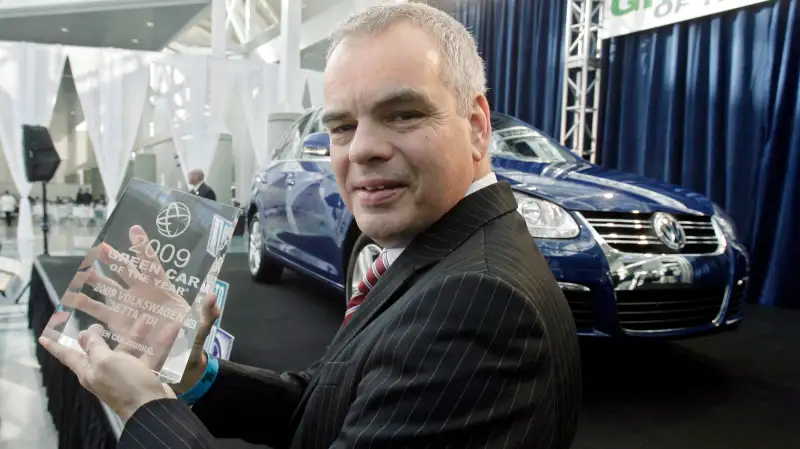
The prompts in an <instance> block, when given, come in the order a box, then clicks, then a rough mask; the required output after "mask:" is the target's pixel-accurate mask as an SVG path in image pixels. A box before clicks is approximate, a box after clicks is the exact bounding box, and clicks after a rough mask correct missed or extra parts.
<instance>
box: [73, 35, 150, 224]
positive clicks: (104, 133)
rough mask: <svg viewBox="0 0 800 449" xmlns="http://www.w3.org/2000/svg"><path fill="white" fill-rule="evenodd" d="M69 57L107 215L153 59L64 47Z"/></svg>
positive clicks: (128, 151) (138, 118) (134, 131)
mask: <svg viewBox="0 0 800 449" xmlns="http://www.w3.org/2000/svg"><path fill="white" fill-rule="evenodd" d="M67 55H68V57H69V61H70V65H71V67H72V76H73V79H74V80H75V88H76V90H77V91H78V97H79V98H80V102H81V107H82V109H83V116H84V119H85V121H86V129H87V131H88V133H89V138H90V139H91V141H92V147H93V148H94V155H95V159H96V160H97V168H98V169H99V170H100V176H101V178H102V180H103V186H104V187H105V190H106V197H107V199H108V206H107V207H106V215H109V214H110V213H111V211H112V210H113V209H114V206H115V205H116V203H117V196H118V195H119V191H120V188H121V187H122V181H123V179H124V177H125V171H126V169H127V167H128V162H129V161H130V156H131V151H132V150H133V146H134V144H135V143H136V137H137V135H138V132H139V125H140V123H141V119H142V114H143V111H144V105H145V101H146V99H147V94H148V87H149V83H150V62H151V60H152V59H154V55H153V53H145V52H135V51H123V50H110V49H100V48H87V47H68V48H67Z"/></svg>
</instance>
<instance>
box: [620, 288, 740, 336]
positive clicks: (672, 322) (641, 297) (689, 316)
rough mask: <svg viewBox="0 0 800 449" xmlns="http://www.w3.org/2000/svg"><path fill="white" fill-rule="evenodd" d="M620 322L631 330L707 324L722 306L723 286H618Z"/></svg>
mask: <svg viewBox="0 0 800 449" xmlns="http://www.w3.org/2000/svg"><path fill="white" fill-rule="evenodd" d="M616 293H617V314H618V316H619V322H620V326H621V327H622V328H623V329H625V330H631V331H660V330H669V329H687V328H692V327H697V326H703V325H706V324H711V323H712V322H713V321H714V319H715V318H716V317H717V315H718V314H719V311H720V309H721V308H722V301H723V299H724V297H725V290H724V289H719V288H713V289H685V288H675V289H666V290H661V289H658V290H656V289H652V290H651V289H644V290H618V291H617V292H616Z"/></svg>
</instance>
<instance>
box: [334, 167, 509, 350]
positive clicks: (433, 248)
mask: <svg viewBox="0 0 800 449" xmlns="http://www.w3.org/2000/svg"><path fill="white" fill-rule="evenodd" d="M516 208H517V200H516V199H515V198H514V195H513V193H512V191H511V187H510V186H509V184H508V183H506V182H498V183H495V184H492V185H490V186H487V187H485V188H483V189H480V190H478V191H477V192H475V193H473V194H471V195H469V196H467V197H466V198H464V199H463V200H461V202H459V203H458V204H457V205H456V206H455V207H454V208H453V209H452V210H450V212H448V213H447V214H445V215H444V216H443V217H442V218H441V219H440V220H439V221H438V222H436V223H434V224H433V226H431V227H430V228H428V229H427V230H426V231H424V232H423V233H422V234H420V235H419V236H417V237H416V238H415V239H414V240H413V241H412V242H411V244H410V245H409V246H408V247H407V248H406V249H405V250H404V251H403V253H402V254H401V255H400V257H398V258H397V260H396V261H395V262H394V263H393V264H392V265H391V266H390V267H389V270H388V271H387V272H386V274H384V275H383V277H382V278H381V280H380V282H378V283H377V284H376V285H375V287H374V288H373V289H372V290H371V291H370V292H369V294H368V295H367V297H366V299H364V302H363V303H362V304H361V306H359V310H358V312H357V313H356V314H355V315H353V317H352V318H351V319H350V321H349V322H348V324H347V326H344V327H343V328H341V329H339V332H338V333H337V334H336V335H335V336H334V339H333V342H332V343H331V346H330V348H329V350H328V354H327V355H326V357H325V359H326V360H332V359H335V358H336V356H337V355H338V354H339V353H340V352H341V351H342V350H343V349H344V348H345V347H346V346H347V345H348V344H349V343H350V341H352V340H353V338H355V336H356V335H358V333H359V332H361V330H363V329H364V328H365V327H366V326H367V325H369V323H371V322H372V321H373V320H374V319H375V318H376V317H377V316H378V315H380V314H381V313H382V312H383V311H384V310H386V309H387V308H388V307H389V306H391V305H392V304H393V303H394V302H395V301H396V300H397V297H398V295H397V294H396V293H397V292H399V291H404V289H405V287H407V285H408V283H410V282H411V280H412V278H413V276H414V275H415V274H417V273H419V272H421V271H423V270H425V269H427V268H429V267H431V266H432V265H434V264H436V263H437V262H439V261H440V260H442V259H443V258H444V257H445V256H447V255H448V254H450V253H451V252H453V251H454V250H455V249H456V248H458V247H459V246H461V244H462V243H464V242H465V241H466V240H467V239H469V238H470V237H471V236H472V235H473V234H474V233H475V232H476V231H478V230H479V229H480V228H481V227H483V226H484V225H485V224H486V223H488V222H489V221H491V220H494V219H495V218H497V217H499V216H501V215H505V214H507V213H508V212H512V211H514V210H516Z"/></svg>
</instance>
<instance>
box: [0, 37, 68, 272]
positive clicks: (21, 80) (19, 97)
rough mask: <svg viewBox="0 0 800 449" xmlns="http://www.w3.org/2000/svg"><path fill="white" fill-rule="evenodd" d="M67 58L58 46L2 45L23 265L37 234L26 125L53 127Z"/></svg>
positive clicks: (0, 80) (0, 111) (1, 129)
mask: <svg viewBox="0 0 800 449" xmlns="http://www.w3.org/2000/svg"><path fill="white" fill-rule="evenodd" d="M64 59H65V55H64V50H63V48H62V47H61V46H58V45H40V44H32V43H26V42H0V143H2V147H3V152H4V153H5V157H6V161H7V162H8V166H9V171H10V172H11V176H12V178H13V179H14V185H15V186H16V187H17V191H18V192H19V195H20V197H21V198H20V204H19V221H18V223H17V238H18V243H19V249H20V256H21V260H22V262H23V263H29V262H32V250H33V248H32V242H33V238H34V232H33V218H32V214H31V204H30V201H29V200H28V196H29V195H30V192H31V186H32V185H31V183H30V182H28V179H27V177H26V175H25V164H24V159H23V149H22V125H40V126H50V120H51V119H52V118H53V109H54V108H55V104H56V97H57V95H58V89H59V86H60V85H61V77H62V76H63V73H64ZM28 252H30V254H28Z"/></svg>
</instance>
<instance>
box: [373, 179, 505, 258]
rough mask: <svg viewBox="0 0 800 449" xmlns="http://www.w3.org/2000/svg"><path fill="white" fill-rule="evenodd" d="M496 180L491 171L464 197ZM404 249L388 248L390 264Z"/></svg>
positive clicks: (472, 185)
mask: <svg viewBox="0 0 800 449" xmlns="http://www.w3.org/2000/svg"><path fill="white" fill-rule="evenodd" d="M496 182H497V176H495V174H494V173H492V172H489V174H488V175H486V176H484V177H483V178H481V179H479V180H477V181H475V182H473V183H472V184H470V186H469V188H468V189H467V193H466V194H465V195H464V198H466V197H468V196H470V195H472V194H473V193H475V192H477V191H478V190H480V189H482V188H484V187H488V186H490V185H492V184H494V183H496ZM403 250H405V248H388V249H387V250H386V258H387V259H389V260H388V262H389V266H391V265H392V264H393V263H394V261H395V260H397V258H398V257H400V254H402V253H403Z"/></svg>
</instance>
